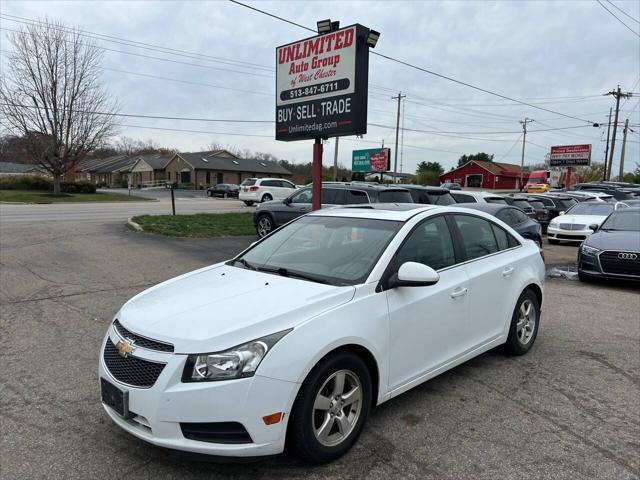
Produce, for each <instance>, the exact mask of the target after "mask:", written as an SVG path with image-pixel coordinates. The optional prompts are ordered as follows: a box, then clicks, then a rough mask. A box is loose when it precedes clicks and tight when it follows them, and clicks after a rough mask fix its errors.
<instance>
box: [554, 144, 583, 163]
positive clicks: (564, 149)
mask: <svg viewBox="0 0 640 480" xmlns="http://www.w3.org/2000/svg"><path fill="white" fill-rule="evenodd" d="M590 163H591V145H590V144H585V145H559V146H555V147H551V157H550V163H549V165H550V166H551V167H583V166H587V165H589V164H590Z"/></svg>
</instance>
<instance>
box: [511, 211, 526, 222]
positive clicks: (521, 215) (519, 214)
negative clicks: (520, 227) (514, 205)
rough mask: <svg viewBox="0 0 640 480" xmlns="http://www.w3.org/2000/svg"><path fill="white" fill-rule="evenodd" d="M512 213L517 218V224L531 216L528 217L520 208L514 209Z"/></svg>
mask: <svg viewBox="0 0 640 480" xmlns="http://www.w3.org/2000/svg"><path fill="white" fill-rule="evenodd" d="M511 214H512V215H513V216H514V217H515V218H516V222H517V224H520V223H524V222H526V221H527V220H529V217H527V215H526V214H525V213H523V212H521V211H520V210H513V211H512V212H511Z"/></svg>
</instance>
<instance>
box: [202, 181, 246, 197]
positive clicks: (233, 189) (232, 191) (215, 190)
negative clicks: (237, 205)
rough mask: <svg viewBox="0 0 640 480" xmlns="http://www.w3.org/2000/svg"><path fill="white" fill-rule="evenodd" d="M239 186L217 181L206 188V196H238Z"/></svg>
mask: <svg viewBox="0 0 640 480" xmlns="http://www.w3.org/2000/svg"><path fill="white" fill-rule="evenodd" d="M239 192H240V187H239V186H238V185H234V184H232V183H219V184H217V185H214V186H213V187H209V188H207V196H208V197H222V198H238V193H239Z"/></svg>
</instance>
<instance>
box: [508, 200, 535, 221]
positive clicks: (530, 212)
mask: <svg viewBox="0 0 640 480" xmlns="http://www.w3.org/2000/svg"><path fill="white" fill-rule="evenodd" d="M504 199H505V201H506V202H507V205H511V206H512V207H516V208H519V209H520V210H522V211H523V212H524V213H525V214H527V216H529V217H531V218H535V215H536V211H535V209H534V208H533V206H532V205H531V204H530V203H529V199H528V198H527V197H523V196H515V195H507V196H505V197H504Z"/></svg>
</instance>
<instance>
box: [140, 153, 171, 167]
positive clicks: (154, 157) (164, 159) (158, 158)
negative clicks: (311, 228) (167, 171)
mask: <svg viewBox="0 0 640 480" xmlns="http://www.w3.org/2000/svg"><path fill="white" fill-rule="evenodd" d="M172 158H173V155H162V154H160V153H147V154H145V155H138V156H136V158H135V160H136V162H137V161H138V160H142V161H143V162H144V163H146V164H147V165H149V166H150V167H151V168H153V169H154V170H163V169H164V167H166V166H167V164H168V163H169V161H170V160H171V159H172Z"/></svg>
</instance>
